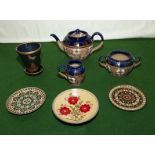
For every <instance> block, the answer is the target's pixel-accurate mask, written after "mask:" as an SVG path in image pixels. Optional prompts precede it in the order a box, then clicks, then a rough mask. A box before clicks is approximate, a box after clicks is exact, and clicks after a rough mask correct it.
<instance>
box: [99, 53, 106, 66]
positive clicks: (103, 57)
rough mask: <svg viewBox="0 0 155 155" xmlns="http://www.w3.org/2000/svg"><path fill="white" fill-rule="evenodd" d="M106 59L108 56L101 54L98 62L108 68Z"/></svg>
mask: <svg viewBox="0 0 155 155" xmlns="http://www.w3.org/2000/svg"><path fill="white" fill-rule="evenodd" d="M106 59H107V57H105V56H101V57H99V59H98V62H99V64H100V66H102V67H104V68H106V69H107V62H106Z"/></svg>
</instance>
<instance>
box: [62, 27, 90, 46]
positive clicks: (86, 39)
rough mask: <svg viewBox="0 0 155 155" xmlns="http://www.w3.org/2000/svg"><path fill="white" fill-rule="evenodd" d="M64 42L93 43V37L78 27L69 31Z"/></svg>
mask: <svg viewBox="0 0 155 155" xmlns="http://www.w3.org/2000/svg"><path fill="white" fill-rule="evenodd" d="M63 43H64V44H65V45H67V46H76V47H80V46H87V45H90V44H91V43H92V38H91V36H90V35H89V34H88V33H87V32H85V31H82V30H79V29H76V30H75V31H71V32H69V33H68V35H67V36H66V37H65V38H64V40H63Z"/></svg>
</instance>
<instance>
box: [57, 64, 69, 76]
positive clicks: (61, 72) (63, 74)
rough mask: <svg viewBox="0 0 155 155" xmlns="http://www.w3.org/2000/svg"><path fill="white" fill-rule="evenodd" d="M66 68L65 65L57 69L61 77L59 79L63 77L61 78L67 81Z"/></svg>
mask: <svg viewBox="0 0 155 155" xmlns="http://www.w3.org/2000/svg"><path fill="white" fill-rule="evenodd" d="M65 70H66V66H65V65H60V66H59V67H58V74H59V75H60V76H61V77H63V78H65V79H67V75H66V71H65Z"/></svg>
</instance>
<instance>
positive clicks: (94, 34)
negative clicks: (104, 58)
mask: <svg viewBox="0 0 155 155" xmlns="http://www.w3.org/2000/svg"><path fill="white" fill-rule="evenodd" d="M96 35H98V36H100V38H101V43H100V44H99V45H97V46H96V47H94V48H93V49H92V51H91V53H93V52H94V51H96V50H98V49H100V48H101V47H102V46H103V42H104V37H103V35H102V34H101V33H100V32H95V33H93V35H92V37H91V38H92V40H94V37H95V36H96Z"/></svg>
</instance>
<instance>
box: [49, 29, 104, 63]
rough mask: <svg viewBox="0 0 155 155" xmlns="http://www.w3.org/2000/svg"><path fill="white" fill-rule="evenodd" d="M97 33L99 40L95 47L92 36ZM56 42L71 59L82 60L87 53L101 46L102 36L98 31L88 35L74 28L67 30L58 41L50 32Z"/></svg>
mask: <svg viewBox="0 0 155 155" xmlns="http://www.w3.org/2000/svg"><path fill="white" fill-rule="evenodd" d="M96 35H98V36H100V38H101V42H100V43H99V45H97V46H96V47H94V46H93V42H94V37H95V36H96ZM50 36H52V37H53V38H55V40H56V41H57V43H58V46H59V48H60V49H61V50H62V51H64V52H65V53H66V54H67V55H68V56H69V57H70V58H71V59H73V60H83V59H85V58H86V57H87V56H88V55H90V54H92V53H93V52H95V51H96V50H98V49H100V48H101V47H102V46H103V42H104V38H103V35H102V34H101V33H99V32H95V33H93V34H92V36H90V35H89V34H88V33H87V32H86V31H82V30H79V29H76V30H75V31H71V32H69V33H68V34H67V35H66V37H65V38H64V40H63V41H60V40H59V38H58V37H57V36H56V35H55V34H51V35H50Z"/></svg>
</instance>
